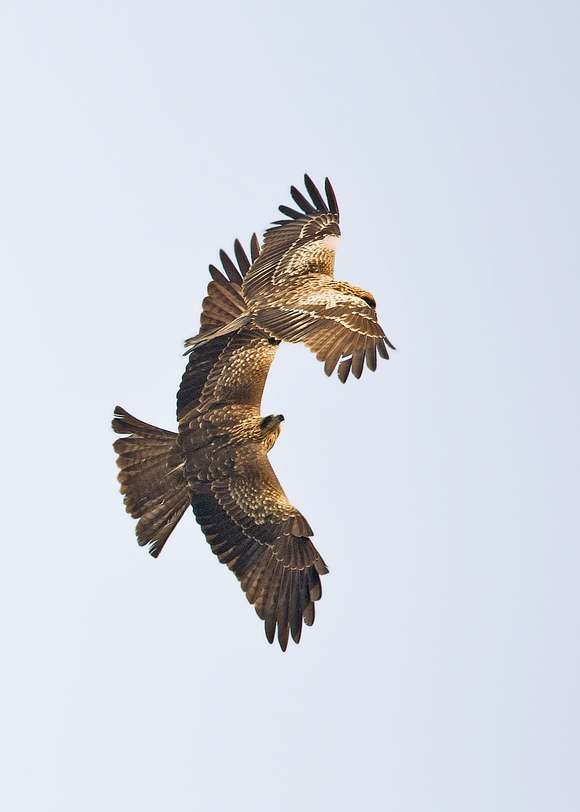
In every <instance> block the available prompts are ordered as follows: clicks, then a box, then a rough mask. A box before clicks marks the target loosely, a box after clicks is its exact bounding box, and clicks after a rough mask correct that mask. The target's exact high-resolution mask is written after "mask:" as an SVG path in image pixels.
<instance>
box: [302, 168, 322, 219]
mask: <svg viewBox="0 0 580 812" xmlns="http://www.w3.org/2000/svg"><path fill="white" fill-rule="evenodd" d="M304 185H305V186H306V191H307V192H308V194H309V195H310V198H311V200H312V202H313V203H314V206H315V208H316V209H317V211H322V212H325V213H328V206H327V205H326V203H325V202H324V198H323V197H322V195H321V194H320V192H319V191H318V189H317V188H316V186H315V184H314V183H313V181H312V178H310V177H309V176H308V175H304Z"/></svg>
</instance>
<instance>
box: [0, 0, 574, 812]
mask: <svg viewBox="0 0 580 812" xmlns="http://www.w3.org/2000/svg"><path fill="white" fill-rule="evenodd" d="M579 17H580V12H579V10H578V6H577V4H575V3H571V2H570V3H568V2H553V3H550V4H548V3H529V2H525V3H524V2H514V1H508V2H501V3H500V2H493V1H492V2H489V3H486V4H481V3H475V2H467V3H458V2H450V1H447V2H442V3H438V4H433V3H429V2H404V3H403V2H388V3H378V2H365V0H363V1H362V2H358V3H345V2H334V3H329V2H317V1H316V0H310V2H308V3H305V2H294V3H287V4H275V3H271V2H257V1H256V0H249V2H245V3H243V4H242V3H233V2H231V0H228V1H224V2H215V3H213V4H211V5H209V4H203V5H201V4H196V3H192V2H189V3H186V2H171V0H169V1H168V0H165V2H163V3H161V2H158V0H151V2H146V3H137V2H125V0H116V2H110V0H109V2H103V0H100V2H98V3H95V2H85V3H83V4H78V3H73V2H52V3H50V4H46V3H40V2H26V0H24V1H23V2H22V1H21V2H19V3H9V4H8V7H7V10H6V11H5V12H4V15H3V24H2V29H1V31H0V70H1V71H2V76H3V78H2V81H1V82H0V103H1V106H2V110H3V112H4V120H5V124H4V126H3V127H2V130H1V134H0V140H1V150H0V173H1V175H0V177H1V188H2V195H1V196H0V201H1V204H0V205H1V206H2V213H1V214H2V217H1V219H2V223H3V227H2V231H3V237H2V245H3V247H2V254H3V267H4V273H3V282H2V286H3V291H4V293H3V296H2V304H3V311H4V312H3V314H2V319H1V320H0V328H1V330H2V346H3V348H4V386H3V387H2V393H3V394H2V419H3V426H4V430H5V438H4V452H5V465H4V482H3V488H2V493H3V495H4V499H5V500H6V501H5V505H4V533H3V537H4V555H3V565H2V567H1V570H0V611H1V614H2V617H3V619H4V623H3V628H4V632H3V640H2V649H3V653H4V658H3V661H4V666H3V668H2V674H1V675H0V689H1V695H2V697H3V702H2V705H3V719H2V720H1V725H0V727H1V729H2V737H1V739H2V740H3V744H2V751H1V759H0V760H1V762H2V765H3V770H4V771H5V773H6V776H5V778H4V780H3V781H2V782H1V785H0V786H1V788H0V802H1V804H2V808H4V809H9V810H11V812H30V811H31V810H42V812H52V811H53V810H54V812H57V811H58V812H69V810H70V812H73V811H74V812H77V810H83V812H105V810H106V812H126V811H127V810H132V809H139V810H140V812H167V810H171V812H189V810H195V809H203V810H208V812H229V810H232V809H235V810H240V812H272V811H273V810H274V811H275V812H289V810H294V809H296V808H301V807H304V808H313V809H317V810H320V812H351V810H355V809H364V810H368V812H383V811H384V810H389V812H425V811H426V810H428V812H465V811H466V810H469V812H492V810H493V812H516V811H519V810H521V812H545V811H546V810H557V812H568V810H569V811H570V812H572V810H574V811H575V810H576V809H578V806H579V803H580V798H579V794H580V793H579V787H578V757H579V753H578V721H579V720H578V687H577V686H578V680H579V676H580V675H579V674H578V670H579V669H578V659H579V658H578V626H579V619H580V613H579V610H578V583H579V572H578V569H579V555H578V537H579V532H578V531H579V524H580V522H579V511H578V484H579V476H578V473H579V462H578V460H579V451H580V448H579V446H580V437H579V429H578V414H580V403H579V401H580V394H579V393H580V386H579V383H580V382H579V364H578V357H577V356H578V345H579V341H580V329H579V326H578V304H579V295H578V294H579V288H580V281H579V280H580V273H579V271H580V268H579V265H580V263H579V253H580V252H579V247H578V220H579V205H578V203H579V191H578V190H579V188H580V178H579V174H580V173H579V163H578V144H579V143H580V132H579V130H580V127H579V114H578V109H579V107H578V90H579V87H578V85H579V83H578V78H579V70H578V68H579V64H578V63H579V56H578V39H579V34H580V31H579ZM305 171H306V172H308V173H309V174H311V176H312V177H313V178H314V180H315V181H316V182H322V181H323V179H324V176H325V175H328V176H329V177H330V178H331V180H332V182H333V185H334V188H335V190H336V193H337V196H338V202H339V205H340V210H341V227H342V232H343V239H342V242H341V246H340V252H339V254H338V259H337V267H336V275H337V277H338V278H343V279H346V280H348V281H349V282H351V283H353V284H357V285H360V286H362V287H365V288H367V289H368V290H370V291H372V293H373V294H374V295H375V297H376V299H377V302H378V309H379V316H380V321H381V324H382V325H383V326H384V327H385V329H386V331H387V334H388V335H389V337H390V338H391V340H392V341H393V343H394V344H395V345H396V346H397V347H398V349H397V352H395V353H393V358H392V360H390V361H389V362H388V363H385V362H383V363H380V364H379V367H378V369H377V371H376V372H375V373H374V374H371V373H369V372H368V371H367V372H365V374H364V375H363V377H362V379H361V380H360V381H355V380H349V382H348V383H347V384H346V386H342V385H341V384H340V383H339V382H338V380H336V379H334V378H333V379H331V380H329V379H327V378H326V377H325V375H324V372H323V368H322V365H320V364H319V363H318V362H317V361H316V359H315V358H314V356H313V355H311V354H310V353H309V352H308V351H307V350H306V349H305V348H303V347H293V346H284V347H282V348H281V350H280V352H279V354H278V357H277V358H276V362H275V364H274V366H273V368H272V372H271V374H270V378H269V381H268V384H267V389H266V393H265V397H264V403H263V412H264V414H267V413H269V412H276V413H277V412H283V413H284V415H285V417H286V421H285V423H284V426H283V430H282V434H281V437H280V439H279V440H278V443H277V445H276V448H275V449H274V450H273V451H272V454H271V460H272V463H273V465H274V468H275V470H276V472H277V474H278V476H279V478H280V480H281V482H282V484H283V486H284V488H285V490H286V492H287V494H288V496H289V498H290V499H291V500H292V501H293V502H294V504H295V505H296V506H297V507H298V508H299V509H300V510H301V511H302V512H303V513H304V515H305V516H306V517H307V519H308V520H309V522H310V524H311V525H312V527H313V528H314V531H315V543H316V545H317V547H318V548H319V550H320V551H321V553H322V555H323V557H324V559H325V560H326V562H327V563H328V565H329V568H330V574H329V575H328V576H326V577H325V578H324V581H323V588H324V596H323V599H322V601H321V602H320V604H319V605H318V607H317V620H316V623H315V625H314V627H313V628H312V629H306V630H305V632H304V634H303V637H302V641H301V643H300V645H299V646H298V647H296V646H294V645H293V644H290V646H289V649H288V651H287V652H286V654H282V653H281V652H280V650H279V649H277V648H276V647H274V646H273V647H270V646H269V645H268V644H267V642H266V639H265V636H264V633H263V626H262V624H261V622H260V621H259V620H258V618H257V617H256V615H255V612H254V610H253V609H252V608H251V607H250V606H249V604H248V603H247V601H246V599H245V597H244V595H243V593H242V591H241V589H240V588H239V586H238V584H237V583H236V580H235V578H234V577H233V576H232V575H231V573H229V572H228V570H227V569H226V568H225V567H224V566H222V565H220V564H219V562H218V561H217V559H215V558H214V557H213V556H212V554H211V551H210V549H209V547H208V545H207V544H206V542H205V540H204V538H203V536H202V535H201V532H200V531H199V529H198V527H197V525H196V523H195V521H194V518H193V516H192V515H189V514H188V515H186V516H185V517H184V519H183V520H182V522H181V525H180V526H179V528H178V529H177V530H176V532H175V533H174V535H173V536H172V537H171V539H170V541H169V542H168V544H167V546H166V548H165V549H164V551H163V554H162V555H161V557H160V558H159V560H157V561H154V560H153V559H152V558H151V557H150V556H148V555H147V553H146V552H145V551H144V550H141V549H139V548H138V546H137V544H136V542H135V538H134V523H133V521H132V520H131V519H130V517H128V516H127V515H126V514H125V512H124V508H123V505H122V501H121V496H120V495H119V493H118V483H117V482H116V478H115V477H116V466H115V461H114V454H113V451H112V448H111V443H112V441H113V435H112V432H111V431H110V428H109V425H110V419H111V416H112V409H113V407H114V406H115V405H116V404H117V403H120V404H121V405H122V406H124V407H125V408H126V409H128V410H129V411H131V412H133V413H134V414H136V415H137V416H139V417H141V418H142V419H144V420H147V421H150V422H152V423H155V424H157V425H160V426H163V427H165V428H174V426H175V392H176V391H177V387H178V384H179V380H180V377H181V374H182V371H183V368H184V364H185V361H184V359H183V357H182V355H181V353H182V341H183V340H184V339H185V338H187V337H188V336H190V335H192V334H193V333H195V332H196V330H197V325H198V319H199V311H200V305H201V300H202V297H203V295H204V291H205V287H206V285H207V281H208V275H207V265H208V263H209V262H215V261H216V259H217V256H218V251H219V249H220V248H221V247H223V248H226V249H229V248H231V245H232V242H233V240H234V238H235V237H239V238H240V239H242V241H243V242H244V243H245V244H247V241H248V239H249V237H250V235H251V233H252V231H254V230H256V231H258V233H260V232H262V231H263V230H264V229H265V228H266V227H267V226H268V223H269V222H270V221H271V220H273V219H275V217H276V214H277V206H278V205H279V204H280V203H286V204H288V203H289V202H290V198H289V194H288V189H289V186H290V185H291V184H296V185H298V184H300V183H301V178H302V175H303V173H304V172H305Z"/></svg>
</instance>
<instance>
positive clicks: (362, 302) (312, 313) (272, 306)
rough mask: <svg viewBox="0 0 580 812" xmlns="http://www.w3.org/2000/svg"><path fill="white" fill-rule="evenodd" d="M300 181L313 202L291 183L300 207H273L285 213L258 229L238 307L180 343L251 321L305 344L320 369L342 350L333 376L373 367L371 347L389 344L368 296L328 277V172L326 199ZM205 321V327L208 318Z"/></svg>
mask: <svg viewBox="0 0 580 812" xmlns="http://www.w3.org/2000/svg"><path fill="white" fill-rule="evenodd" d="M304 184H305V186H306V189H307V191H308V194H309V195H310V198H311V200H312V202H309V201H308V200H307V199H306V198H305V197H304V195H303V194H302V193H301V192H299V191H298V189H296V187H295V186H292V187H291V189H290V193H291V195H292V197H293V199H294V202H295V203H296V204H297V205H298V206H299V207H300V209H301V211H296V210H295V209H291V208H289V207H288V206H280V207H279V209H280V211H281V212H282V214H284V215H285V216H286V217H287V219H285V220H277V221H276V222H275V223H274V224H273V227H272V228H269V229H268V230H267V231H266V233H265V235H264V243H263V245H262V247H261V249H260V254H259V256H258V257H257V258H256V260H255V261H254V262H253V264H252V266H251V268H249V270H248V272H247V273H246V275H245V277H244V279H243V282H242V285H241V294H242V297H243V300H244V302H245V307H244V309H243V310H242V312H241V313H240V314H239V315H238V316H237V317H236V318H233V319H232V320H231V321H230V322H229V323H227V324H226V325H224V326H223V327H221V328H217V329H213V330H208V329H204V330H203V331H202V332H201V333H200V334H199V335H198V336H195V337H194V338H190V339H189V340H188V341H187V342H186V346H189V345H193V346H196V345H199V344H201V343H202V342H205V341H208V340H209V339H210V338H212V337H213V336H217V335H224V334H225V333H227V332H230V331H235V330H237V329H239V328H240V327H242V326H244V325H248V324H253V325H255V326H256V327H261V328H262V329H263V330H265V331H266V332H267V334H268V335H270V336H272V338H276V339H277V340H278V341H289V342H292V343H303V344H306V346H307V347H309V349H310V350H312V352H315V353H316V357H317V358H318V360H319V361H324V371H325V372H326V374H327V375H331V374H332V372H333V371H334V369H335V367H336V365H337V363H338V362H339V360H340V359H341V358H342V359H343V360H342V361H341V362H340V364H339V367H338V377H339V378H340V380H341V381H342V382H343V383H344V382H345V381H346V379H347V378H348V375H349V372H350V371H351V370H352V374H353V375H354V376H355V378H360V376H361V375H362V371H363V368H364V362H365V359H366V363H367V366H368V368H369V369H371V370H373V371H374V370H375V369H376V366H377V352H378V354H379V355H380V356H381V358H388V357H389V353H388V350H387V347H386V345H387V344H388V346H389V347H391V349H395V348H394V347H393V345H392V344H391V342H390V341H389V339H388V338H387V337H386V335H385V333H384V332H383V329H382V328H381V326H380V325H379V323H378V321H377V313H376V302H375V300H374V297H373V296H372V295H371V294H370V293H368V292H367V291H366V290H363V289H362V288H357V287H355V286H354V285H350V284H349V283H348V282H338V281H336V280H335V279H334V257H335V252H336V247H337V245H338V242H339V239H340V228H339V225H338V222H339V212H338V204H337V202H336V197H335V194H334V190H333V188H332V186H331V185H330V181H329V180H328V178H327V179H326V182H325V191H326V200H327V202H325V201H324V199H323V197H322V195H321V194H320V192H319V191H318V189H317V188H316V186H315V185H314V183H313V182H312V180H311V179H310V178H309V177H308V175H305V176H304ZM202 323H203V322H202ZM204 326H207V327H209V325H208V324H207V323H206V325H204Z"/></svg>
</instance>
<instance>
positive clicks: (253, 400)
mask: <svg viewBox="0 0 580 812" xmlns="http://www.w3.org/2000/svg"><path fill="white" fill-rule="evenodd" d="M258 252H259V247H258V244H257V240H256V239H255V237H254V238H253V240H252V246H251V255H252V260H256V259H257V256H258ZM235 253H236V259H237V261H238V267H237V268H236V266H235V265H234V263H233V262H232V261H231V260H230V258H229V257H228V256H227V255H226V254H225V253H224V252H222V254H221V259H222V265H223V268H224V271H225V275H224V273H222V272H221V271H219V270H218V269H217V268H215V267H214V266H210V272H211V275H212V282H211V283H210V284H209V286H208V295H207V297H206V298H205V299H204V303H203V311H202V315H201V334H203V333H204V332H208V333H209V332H211V331H214V332H215V331H216V329H217V330H219V328H221V327H223V326H224V324H226V323H229V322H230V321H231V320H232V319H236V318H238V317H239V315H240V313H242V312H243V311H244V310H245V307H246V305H245V301H244V299H243V298H242V295H241V285H242V280H243V276H244V274H245V273H246V272H247V270H248V268H249V267H250V262H249V260H248V258H247V256H246V254H245V252H244V251H243V249H242V247H241V245H240V244H239V243H238V242H236V244H235ZM278 344H279V341H277V340H276V339H274V338H272V336H270V335H269V333H267V332H265V331H264V330H262V329H261V328H259V327H256V326H254V325H251V324H247V325H242V326H240V327H239V328H238V329H237V330H235V331H227V332H226V333H225V334H223V335H217V336H215V337H213V338H212V339H211V340H209V341H207V342H204V343H202V344H200V346H198V347H194V349H193V351H191V353H190V357H189V362H188V365H187V368H186V370H185V373H184V375H183V379H182V382H181V386H180V389H179V392H178V395H177V418H178V422H179V432H178V434H175V433H174V432H169V431H164V430H162V429H158V428H155V427H154V426H150V425H148V424H147V423H143V422H142V421H140V420H137V419H136V418H134V417H132V416H131V415H129V414H128V413H127V412H126V411H125V410H124V409H121V408H120V407H117V409H116V410H115V419H114V420H113V429H114V430H115V431H116V432H117V433H118V434H124V435H129V436H128V437H124V438H122V439H119V440H117V441H116V442H115V444H114V447H115V451H116V452H117V454H118V455H119V457H118V465H119V467H120V468H121V472H120V474H119V481H120V482H121V492H122V493H123V494H124V496H125V500H124V501H125V504H126V506H127V511H128V512H129V513H131V515H132V516H134V517H135V518H138V519H139V523H138V525H137V529H136V531H137V537H138V540H139V544H141V545H145V544H150V552H151V554H152V555H153V556H157V555H159V553H160V551H161V549H162V547H163V545H164V544H165V542H166V540H167V538H168V537H169V535H170V533H171V532H172V530H173V528H174V527H175V525H176V524H177V522H178V521H179V519H180V518H181V516H182V515H183V513H184V512H185V510H186V509H187V507H188V506H189V505H190V504H191V506H192V508H193V510H194V513H195V516H196V519H197V521H198V523H199V524H200V526H201V528H202V530H203V532H204V534H205V536H206V538H207V540H208V542H209V543H210V545H211V547H212V550H213V551H214V553H215V554H216V555H217V556H218V558H219V560H220V561H222V562H223V563H224V564H227V566H228V567H229V568H230V569H231V570H232V571H233V572H234V573H235V575H236V576H237V577H238V579H239V581H240V583H241V586H242V589H243V590H244V591H245V593H246V596H247V598H248V600H249V601H250V603H252V604H253V605H254V607H255V609H256V612H257V613H258V615H259V616H260V618H262V620H264V623H265V630H266V636H267V638H268V640H269V641H270V642H272V641H273V639H274V636H275V633H276V629H277V630H278V640H279V643H280V646H281V647H282V649H283V650H285V649H286V646H287V643H288V637H289V635H290V634H291V635H292V638H293V639H294V641H295V642H296V643H297V642H298V641H299V640H300V635H301V631H302V621H303V620H304V622H305V623H306V624H307V625H311V624H312V623H313V622H314V602H315V601H317V600H319V598H320V596H321V584H320V575H323V574H324V573H326V572H327V571H328V570H327V568H326V565H325V564H324V561H323V560H322V558H321V557H320V555H319V554H318V552H317V551H316V549H315V547H314V545H313V544H312V542H311V540H310V536H311V535H312V530H311V529H310V525H309V524H308V522H307V521H306V519H305V518H304V517H303V516H302V514H301V513H300V512H299V511H298V510H297V509H296V508H295V507H293V505H292V504H291V503H290V502H289V500H288V498H287V497H286V495H285V493H284V491H283V489H282V487H281V485H280V483H279V482H278V479H277V478H276V475H275V473H274V471H273V469H272V467H271V465H270V463H269V461H268V457H267V453H268V451H269V450H270V449H271V448H272V446H273V444H274V442H275V440H276V438H277V437H278V434H279V432H280V423H281V421H282V420H283V419H284V418H283V417H282V415H269V416H268V417H265V418H262V417H261V416H260V402H261V399H262V393H263V390H264V385H265V382H266V377H267V375H268V371H269V369H270V365H271V363H272V361H273V359H274V356H275V354H276V349H277V346H278Z"/></svg>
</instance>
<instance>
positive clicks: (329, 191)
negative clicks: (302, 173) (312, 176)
mask: <svg viewBox="0 0 580 812" xmlns="http://www.w3.org/2000/svg"><path fill="white" fill-rule="evenodd" d="M324 191H325V192H326V197H327V199H328V205H329V207H330V211H331V212H332V213H333V214H336V216H337V217H339V216H340V212H339V210H338V203H337V202H336V195H335V194H334V189H333V188H332V184H331V182H330V181H329V180H328V178H326V180H325V181H324Z"/></svg>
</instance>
